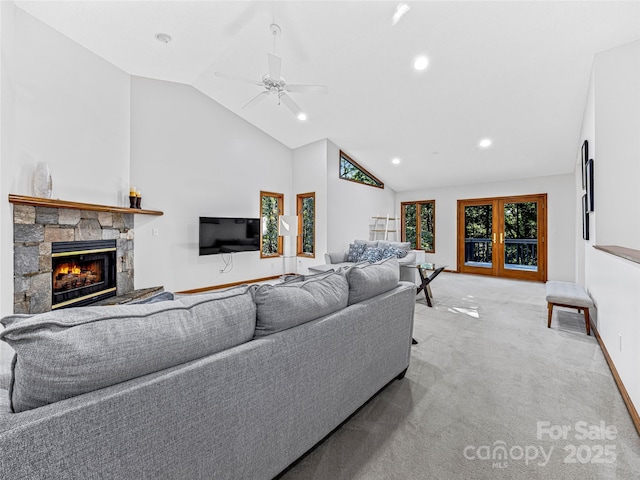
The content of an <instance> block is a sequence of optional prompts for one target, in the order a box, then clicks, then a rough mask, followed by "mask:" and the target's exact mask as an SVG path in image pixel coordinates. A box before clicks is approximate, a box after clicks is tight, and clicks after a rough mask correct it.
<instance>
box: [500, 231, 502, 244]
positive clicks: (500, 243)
mask: <svg viewBox="0 0 640 480" xmlns="http://www.w3.org/2000/svg"><path fill="white" fill-rule="evenodd" d="M502 235H503V234H502V232H500V244H502Z"/></svg>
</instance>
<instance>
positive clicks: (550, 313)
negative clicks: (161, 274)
mask: <svg viewBox="0 0 640 480" xmlns="http://www.w3.org/2000/svg"><path fill="white" fill-rule="evenodd" d="M547 308H548V309H549V320H548V322H547V328H551V317H552V316H553V303H547Z"/></svg>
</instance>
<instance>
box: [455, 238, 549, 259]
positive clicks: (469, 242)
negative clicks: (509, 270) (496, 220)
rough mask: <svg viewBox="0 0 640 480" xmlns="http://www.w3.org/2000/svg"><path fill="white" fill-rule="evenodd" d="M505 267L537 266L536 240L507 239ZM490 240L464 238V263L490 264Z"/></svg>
mask: <svg viewBox="0 0 640 480" xmlns="http://www.w3.org/2000/svg"><path fill="white" fill-rule="evenodd" d="M504 243H505V246H504V260H505V262H504V263H505V265H523V266H534V265H538V240H537V239H535V238H507V239H505V241H504ZM491 253H492V243H491V239H490V238H465V240H464V261H465V263H467V262H474V263H491Z"/></svg>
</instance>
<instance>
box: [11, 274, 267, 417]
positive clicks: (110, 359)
mask: <svg viewBox="0 0 640 480" xmlns="http://www.w3.org/2000/svg"><path fill="white" fill-rule="evenodd" d="M255 313H256V308H255V304H254V303H253V299H252V296H251V293H250V292H249V288H248V287H247V286H243V287H239V288H235V289H230V290H227V291H221V292H216V293H210V294H202V295H190V296H184V297H180V298H178V299H176V300H173V301H164V302H158V303H151V304H142V305H131V304H128V305H117V306H109V307H78V308H70V309H65V310H56V311H53V312H48V313H44V314H40V315H34V316H32V317H31V318H28V319H21V320H20V321H17V322H11V321H10V322H7V323H8V325H7V328H6V329H5V330H3V331H2V332H0V339H2V340H4V341H6V342H7V343H9V344H10V345H11V346H12V347H13V349H14V350H15V351H16V357H15V361H14V365H13V378H12V383H11V388H10V398H11V404H12V410H13V411H14V412H21V411H24V410H29V409H31V408H35V407H39V406H41V405H46V404H48V403H53V402H56V401H59V400H62V399H65V398H69V397H73V396H76V395H79V394H81V393H85V392H89V391H92V390H97V389H99V388H103V387H106V386H109V385H113V384H116V383H120V382H123V381H125V380H129V379H132V378H135V377H139V376H142V375H146V374H148V373H152V372H156V371H159V370H163V369H165V368H169V367H172V366H174V365H178V364H181V363H185V362H188V361H191V360H195V359H197V358H201V357H204V356H207V355H210V354H213V353H216V352H219V351H221V350H225V349H228V348H230V347H233V346H235V345H239V344H241V343H244V342H247V341H249V340H251V338H252V337H253V331H254V328H255ZM4 323H5V322H4V319H3V324H4Z"/></svg>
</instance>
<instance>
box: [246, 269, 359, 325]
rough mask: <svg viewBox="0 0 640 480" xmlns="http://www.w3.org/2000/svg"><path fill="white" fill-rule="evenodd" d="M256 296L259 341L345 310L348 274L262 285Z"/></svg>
mask: <svg viewBox="0 0 640 480" xmlns="http://www.w3.org/2000/svg"><path fill="white" fill-rule="evenodd" d="M253 297H254V300H255V302H256V306H257V321H256V331H255V338H260V337H265V336H267V335H271V334H273V333H276V332H279V331H281V330H286V329H288V328H292V327H295V326H297V325H300V324H303V323H306V322H308V321H311V320H314V319H316V318H319V317H323V316H325V315H329V314H330V313H333V312H335V311H338V310H340V309H342V308H345V307H346V306H347V300H348V298H349V285H348V284H347V279H346V277H345V274H344V273H341V272H336V273H330V274H328V275H325V276H322V275H321V276H319V277H317V278H312V279H310V280H306V281H303V282H295V283H281V284H277V285H260V286H259V287H255V288H254V291H253Z"/></svg>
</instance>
